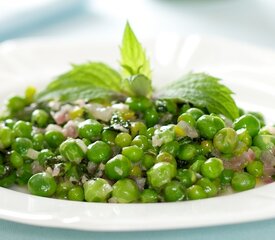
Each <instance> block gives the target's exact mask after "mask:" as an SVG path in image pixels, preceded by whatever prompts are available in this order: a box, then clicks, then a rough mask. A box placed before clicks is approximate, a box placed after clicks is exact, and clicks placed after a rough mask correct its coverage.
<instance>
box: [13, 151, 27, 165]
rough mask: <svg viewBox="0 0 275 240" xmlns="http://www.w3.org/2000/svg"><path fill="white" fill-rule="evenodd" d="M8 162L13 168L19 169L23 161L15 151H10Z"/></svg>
mask: <svg viewBox="0 0 275 240" xmlns="http://www.w3.org/2000/svg"><path fill="white" fill-rule="evenodd" d="M10 162H11V165H12V166H13V167H15V168H20V167H22V166H23V164H24V160H23V158H22V156H21V155H20V154H19V153H18V152H16V151H11V154H10Z"/></svg>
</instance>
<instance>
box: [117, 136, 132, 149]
mask: <svg viewBox="0 0 275 240" xmlns="http://www.w3.org/2000/svg"><path fill="white" fill-rule="evenodd" d="M131 142H132V136H131V135H130V134H129V133H119V134H118V135H117V136H116V138H115V144H116V145H117V146H119V147H122V148H123V147H127V146H129V145H130V144H131Z"/></svg>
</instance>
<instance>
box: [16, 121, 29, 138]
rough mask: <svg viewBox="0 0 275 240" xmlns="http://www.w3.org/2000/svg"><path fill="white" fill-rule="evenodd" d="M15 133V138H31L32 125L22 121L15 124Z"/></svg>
mask: <svg viewBox="0 0 275 240" xmlns="http://www.w3.org/2000/svg"><path fill="white" fill-rule="evenodd" d="M13 132H14V135H15V137H24V138H31V133H32V125H31V123H29V122H24V121H21V120H20V121H18V122H16V123H15V124H14V126H13Z"/></svg>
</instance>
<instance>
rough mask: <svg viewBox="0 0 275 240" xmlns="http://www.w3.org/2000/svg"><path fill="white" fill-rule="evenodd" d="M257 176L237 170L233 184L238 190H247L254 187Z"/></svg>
mask: <svg viewBox="0 0 275 240" xmlns="http://www.w3.org/2000/svg"><path fill="white" fill-rule="evenodd" d="M255 185H256V178H255V177H254V176H252V175H250V174H249V173H246V172H236V173H234V176H233V178H232V181H231V186H232V188H233V189H234V190H235V191H236V192H241V191H246V190H249V189H252V188H254V187H255Z"/></svg>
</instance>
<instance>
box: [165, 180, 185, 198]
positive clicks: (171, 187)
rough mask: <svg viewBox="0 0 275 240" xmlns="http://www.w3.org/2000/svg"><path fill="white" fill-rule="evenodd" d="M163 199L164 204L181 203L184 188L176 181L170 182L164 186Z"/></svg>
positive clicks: (183, 196)
mask: <svg viewBox="0 0 275 240" xmlns="http://www.w3.org/2000/svg"><path fill="white" fill-rule="evenodd" d="M163 197H164V200H165V201H166V202H176V201H182V200H183V199H184V198H185V188H184V187H183V185H182V184H181V183H180V182H178V181H175V180H173V181H171V182H169V183H167V184H166V185H165V186H164V189H163Z"/></svg>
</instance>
